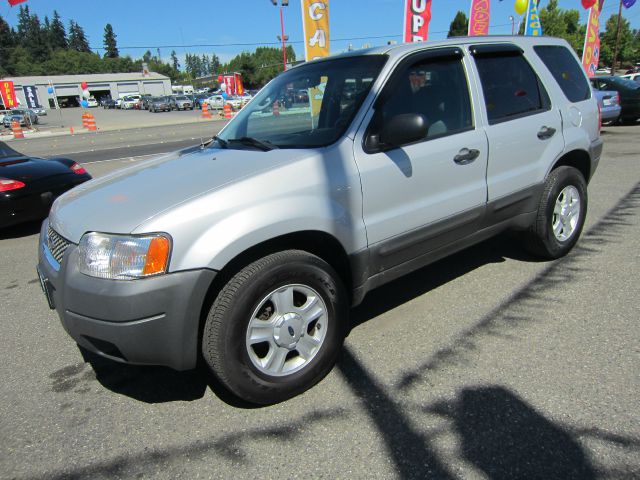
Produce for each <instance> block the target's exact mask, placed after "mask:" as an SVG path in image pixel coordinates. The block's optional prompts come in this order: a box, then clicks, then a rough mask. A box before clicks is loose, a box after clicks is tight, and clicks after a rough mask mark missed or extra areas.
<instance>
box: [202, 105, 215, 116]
mask: <svg viewBox="0 0 640 480" xmlns="http://www.w3.org/2000/svg"><path fill="white" fill-rule="evenodd" d="M202 118H213V116H212V115H211V112H210V111H209V104H208V103H203V104H202Z"/></svg>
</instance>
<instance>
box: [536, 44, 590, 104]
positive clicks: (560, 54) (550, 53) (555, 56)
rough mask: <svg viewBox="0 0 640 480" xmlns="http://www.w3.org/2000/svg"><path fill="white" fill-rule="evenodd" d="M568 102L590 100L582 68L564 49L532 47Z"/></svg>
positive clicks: (558, 47)
mask: <svg viewBox="0 0 640 480" xmlns="http://www.w3.org/2000/svg"><path fill="white" fill-rule="evenodd" d="M533 49H534V50H535V52H536V53H537V54H538V56H539V57H540V59H541V60H542V61H543V63H544V64H545V65H546V66H547V68H548V69H549V71H550V72H551V74H552V75H553V78H555V79H556V82H558V85H560V88H561V89H562V91H563V92H564V94H565V96H566V97H567V99H568V100H569V101H570V102H574V103H575V102H581V101H582V100H587V99H589V98H591V89H590V88H589V84H588V83H587V80H586V79H585V78H584V73H583V72H582V67H581V66H580V65H579V64H578V62H577V61H576V59H575V58H574V57H573V55H571V52H569V50H567V48H566V47H561V46H558V45H544V46H542V45H540V46H537V47H533Z"/></svg>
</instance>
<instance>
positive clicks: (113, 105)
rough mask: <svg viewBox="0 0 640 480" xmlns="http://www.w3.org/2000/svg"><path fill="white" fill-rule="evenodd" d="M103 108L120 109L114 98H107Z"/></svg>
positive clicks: (103, 102)
mask: <svg viewBox="0 0 640 480" xmlns="http://www.w3.org/2000/svg"><path fill="white" fill-rule="evenodd" d="M102 108H107V109H112V108H118V104H117V101H116V100H113V99H112V98H107V99H105V100H103V101H102Z"/></svg>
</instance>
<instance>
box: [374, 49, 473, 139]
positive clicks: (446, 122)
mask: <svg viewBox="0 0 640 480" xmlns="http://www.w3.org/2000/svg"><path fill="white" fill-rule="evenodd" d="M386 89H387V91H385V92H384V94H383V95H384V98H385V99H384V101H383V102H382V104H381V105H378V106H377V107H376V116H375V117H374V120H373V123H372V126H371V129H370V131H375V130H377V129H378V128H380V126H381V125H384V124H385V123H386V122H388V121H390V120H391V118H392V117H394V116H395V115H399V114H404V113H420V114H422V115H423V116H424V117H425V119H426V120H427V124H428V126H429V128H428V131H427V136H426V138H427V139H429V138H433V137H440V136H444V135H451V134H454V133H457V132H461V131H465V130H468V129H470V128H472V117H471V102H470V99H469V87H468V85H467V78H466V75H465V72H464V67H463V66H462V60H461V59H460V58H436V59H426V60H422V61H418V62H416V63H412V64H410V65H408V66H405V67H401V69H400V70H399V71H398V72H397V74H396V76H395V77H394V79H393V80H392V82H391V83H390V84H389V85H387V87H386Z"/></svg>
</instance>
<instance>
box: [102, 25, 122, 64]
mask: <svg viewBox="0 0 640 480" xmlns="http://www.w3.org/2000/svg"><path fill="white" fill-rule="evenodd" d="M104 48H105V50H106V51H105V54H104V56H105V57H107V58H118V57H119V56H120V53H119V52H118V46H117V44H116V34H115V33H113V27H112V26H111V24H110V23H107V24H106V25H105V27H104Z"/></svg>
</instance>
